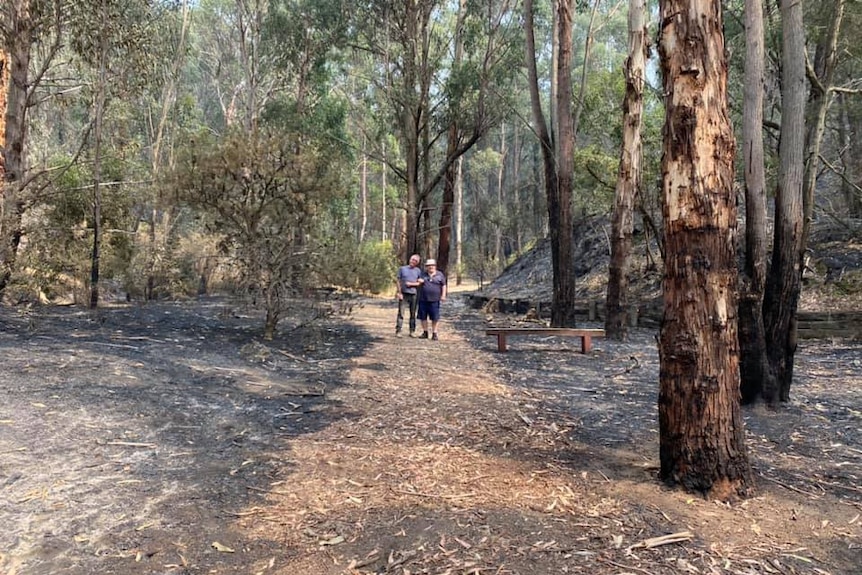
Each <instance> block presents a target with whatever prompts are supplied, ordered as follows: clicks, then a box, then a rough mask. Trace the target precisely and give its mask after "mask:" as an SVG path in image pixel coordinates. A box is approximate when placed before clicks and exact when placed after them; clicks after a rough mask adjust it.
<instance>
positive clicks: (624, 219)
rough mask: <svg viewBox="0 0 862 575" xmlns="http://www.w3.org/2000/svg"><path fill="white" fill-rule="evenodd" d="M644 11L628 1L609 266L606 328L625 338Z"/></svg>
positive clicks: (636, 0) (638, 170) (638, 168)
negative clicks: (623, 82)
mask: <svg viewBox="0 0 862 575" xmlns="http://www.w3.org/2000/svg"><path fill="white" fill-rule="evenodd" d="M645 11H646V1H645V0H630V1H629V56H628V59H627V60H626V65H625V77H626V94H625V98H624V99H623V141H622V146H621V149H620V168H619V175H618V177H617V186H616V191H615V193H614V212H613V218H612V220H611V261H610V265H609V267H608V294H607V312H606V315H605V332H606V333H607V335H608V337H610V338H613V339H617V340H624V339H625V338H626V335H627V333H626V332H627V328H628V322H627V321H626V310H627V309H628V273H629V258H630V255H631V249H632V230H633V228H634V219H633V215H634V204H635V198H636V197H637V196H638V194H639V193H640V188H641V175H642V169H643V168H642V151H643V146H642V143H641V125H642V123H643V118H642V116H643V87H644V70H645V66H646V57H647V47H646V24H645V22H644V14H645Z"/></svg>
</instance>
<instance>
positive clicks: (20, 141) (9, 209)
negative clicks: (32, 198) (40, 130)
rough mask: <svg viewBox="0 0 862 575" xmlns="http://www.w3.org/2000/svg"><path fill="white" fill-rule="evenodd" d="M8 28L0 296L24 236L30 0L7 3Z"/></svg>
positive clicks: (0, 200) (0, 201)
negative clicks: (10, 32) (23, 188)
mask: <svg viewBox="0 0 862 575" xmlns="http://www.w3.org/2000/svg"><path fill="white" fill-rule="evenodd" d="M10 9H11V13H12V23H11V27H12V28H14V30H15V33H14V34H12V35H11V36H10V37H7V38H6V39H5V40H6V45H5V46H4V48H5V49H6V50H7V57H8V60H7V61H6V66H4V69H5V68H7V67H8V79H9V80H8V83H5V84H4V85H3V86H4V89H5V90H6V94H5V96H6V110H5V120H4V121H5V129H4V138H5V142H4V157H3V170H4V174H3V176H4V179H3V182H2V183H3V185H2V187H0V194H2V195H0V295H2V294H3V292H4V291H5V289H6V286H7V285H8V284H9V280H10V279H11V277H12V271H13V270H14V268H15V260H16V258H17V256H18V247H19V246H20V244H21V238H22V237H23V235H24V231H23V227H22V226H23V224H22V219H23V216H24V209H25V203H24V198H23V197H22V189H21V187H22V185H23V182H24V171H25V157H24V145H25V141H26V139H27V98H28V89H29V87H30V50H31V47H32V44H33V25H34V24H33V22H32V20H31V19H30V4H29V0H16V1H15V2H13V3H12V6H10Z"/></svg>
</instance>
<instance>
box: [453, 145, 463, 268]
mask: <svg viewBox="0 0 862 575" xmlns="http://www.w3.org/2000/svg"><path fill="white" fill-rule="evenodd" d="M456 165H457V166H458V168H457V170H456V172H455V285H461V283H462V282H463V281H464V278H463V277H462V274H463V273H464V156H461V157H460V158H458V161H457V162H456Z"/></svg>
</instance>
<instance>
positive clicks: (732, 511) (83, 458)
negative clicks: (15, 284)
mask: <svg viewBox="0 0 862 575" xmlns="http://www.w3.org/2000/svg"><path fill="white" fill-rule="evenodd" d="M445 314H446V321H445V325H444V327H443V330H442V332H441V338H442V339H441V341H439V342H431V341H426V340H419V339H410V338H402V339H396V338H395V337H394V336H393V331H394V329H393V325H392V324H393V319H394V309H393V305H392V302H390V301H383V300H365V301H363V303H362V305H358V306H356V307H355V309H354V313H353V315H352V316H351V318H350V319H349V320H347V321H344V320H341V321H329V322H325V323H323V324H313V325H310V326H309V325H306V326H304V327H303V326H299V325H298V324H299V323H301V322H300V321H299V319H296V320H295V321H294V322H293V323H294V325H293V326H291V325H290V322H288V325H286V326H285V328H286V329H285V334H284V335H283V336H282V337H281V338H280V339H278V340H276V341H275V342H271V343H267V344H266V345H264V344H261V343H249V342H254V341H255V340H254V338H255V334H256V328H257V324H256V320H255V319H254V318H251V317H247V316H246V315H244V314H243V313H240V314H237V313H235V310H232V309H230V308H227V307H225V305H224V304H223V303H221V302H219V301H217V300H215V301H211V302H202V303H197V304H182V305H153V306H146V307H140V308H116V309H110V310H104V311H102V312H100V313H99V314H98V315H96V316H92V315H89V314H87V313H81V312H78V311H75V310H71V309H48V310H35V311H31V312H29V313H27V314H19V313H17V312H16V311H14V310H11V311H10V310H2V312H0V319H2V321H3V325H4V328H5V329H4V330H3V331H2V332H0V365H2V367H3V372H4V374H5V375H4V377H3V379H2V382H0V394H2V396H3V397H4V402H3V403H2V405H0V525H2V526H3V529H0V573H2V574H3V575H13V574H14V575H19V574H27V575H29V574H33V575H42V574H48V573H69V574H89V573H117V574H131V575H135V574H144V573H147V574H151V573H171V574H174V573H238V574H239V573H242V574H246V573H263V574H279V575H296V574H299V575H305V574H307V575H328V574H333V575H334V574H342V573H395V574H399V575H406V574H408V573H412V574H416V573H440V574H442V573H452V574H455V573H498V574H504V573H506V574H512V573H517V574H556V573H595V574H605V573H608V574H610V573H624V572H628V573H650V574H663V573H668V574H671V573H673V574H676V573H716V574H719V573H721V574H725V573H727V574H737V573H739V574H742V573H745V574H748V573H806V574H807V573H811V574H815V573H820V574H822V573H831V574H833V575H838V574H850V573H858V572H859V569H858V567H859V566H860V565H862V520H860V518H859V514H860V512H862V491H860V487H859V486H860V484H862V481H860V477H862V445H860V443H862V437H860V430H859V428H860V422H862V394H860V393H859V392H860V391H862V365H860V361H859V359H858V358H859V357H860V355H859V350H860V348H859V346H858V345H857V346H852V345H845V344H841V343H836V344H833V343H831V342H825V343H822V344H816V345H811V346H810V347H809V348H808V349H805V350H803V354H804V355H802V354H801V355H802V357H804V358H805V361H804V362H801V365H800V369H799V374H798V376H799V379H800V384H799V385H798V386H797V387H796V388H795V390H794V392H795V398H796V399H795V401H794V403H793V404H792V405H791V406H788V408H787V409H785V410H782V411H780V412H777V413H767V412H764V411H762V410H755V411H752V412H751V413H747V414H746V420H747V423H748V425H749V437H750V442H749V444H750V446H751V447H752V459H753V462H754V466H755V470H756V472H757V473H758V477H759V478H760V481H759V486H758V490H759V492H758V496H757V497H755V498H753V499H751V500H749V501H746V502H744V503H741V504H738V505H733V506H726V505H718V504H715V503H709V502H705V501H702V500H700V499H697V498H693V497H691V496H688V495H685V494H683V493H679V492H674V491H668V490H666V489H665V488H663V487H662V486H661V485H660V484H658V483H657V482H656V481H655V471H656V464H657V462H656V454H657V447H656V445H657V430H656V428H655V422H654V409H655V408H654V406H655V382H656V381H657V358H656V354H655V352H654V347H655V345H654V341H653V340H652V339H651V338H652V334H649V333H647V332H644V333H638V334H635V337H634V338H633V340H632V341H631V342H628V343H625V344H618V343H612V342H597V343H596V344H595V348H596V349H595V350H594V352H593V353H592V354H589V355H586V356H583V355H581V354H577V353H572V350H573V348H574V347H575V344H574V342H566V341H554V340H552V339H545V340H536V341H529V342H528V341H527V340H524V341H523V342H520V341H518V342H517V343H516V344H515V345H513V348H514V349H513V351H512V352H510V353H509V354H505V355H502V354H496V353H493V348H494V344H493V341H492V340H491V339H490V338H485V337H484V336H483V335H481V327H482V324H483V318H482V317H481V316H480V315H479V314H477V313H476V312H473V311H471V310H467V309H465V308H464V307H463V306H462V304H460V303H459V302H457V301H455V302H451V303H450V304H447V306H446V310H445ZM853 358H856V360H855V361H856V363H855V364H854V363H853V361H854V360H853ZM836 381H840V385H835V383H836ZM839 388H840V389H839ZM788 429H790V430H791V431H788ZM683 532H688V534H689V535H682V536H680V537H679V538H678V539H677V540H674V539H671V540H667V539H665V540H659V542H660V543H665V544H662V545H658V546H654V547H651V546H650V545H649V543H650V539H651V538H655V537H659V536H665V535H668V534H679V533H683ZM653 543H654V542H653Z"/></svg>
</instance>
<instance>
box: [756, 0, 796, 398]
mask: <svg viewBox="0 0 862 575" xmlns="http://www.w3.org/2000/svg"><path fill="white" fill-rule="evenodd" d="M780 9H781V32H782V34H781V38H782V49H781V104H782V114H781V142H780V145H779V172H778V185H777V189H776V192H775V226H774V237H773V242H772V246H773V247H772V260H771V263H770V266H769V272H768V275H767V278H766V287H765V291H764V300H763V318H764V320H763V321H764V326H765V330H766V341H767V358H768V360H769V365H770V369H771V370H772V373H773V375H774V376H775V380H774V381H773V380H768V381H767V383H768V384H770V385H767V386H765V387H764V390H763V398H764V399H765V400H766V401H767V403H775V402H778V401H787V400H788V399H789V397H790V384H791V382H792V381H793V358H794V354H795V353H796V344H797V340H796V310H797V307H798V304H799V295H800V292H801V289H802V268H801V265H802V260H801V257H800V256H801V254H802V249H803V214H804V209H803V185H804V184H803V179H804V150H805V100H806V84H805V28H804V25H803V18H802V6H801V4H800V3H799V2H796V1H795V0H781V4H780Z"/></svg>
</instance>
